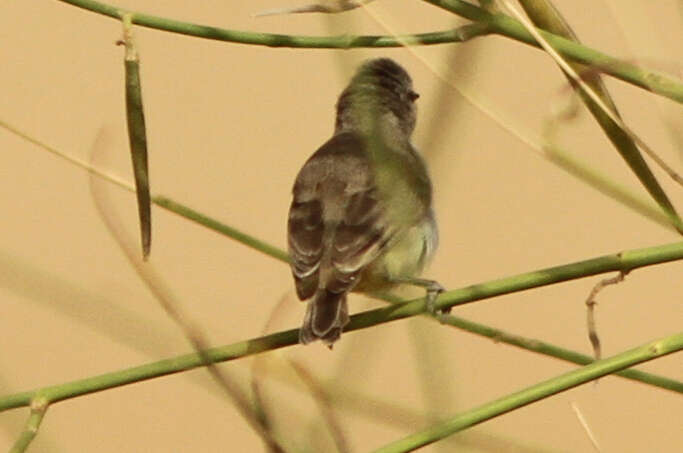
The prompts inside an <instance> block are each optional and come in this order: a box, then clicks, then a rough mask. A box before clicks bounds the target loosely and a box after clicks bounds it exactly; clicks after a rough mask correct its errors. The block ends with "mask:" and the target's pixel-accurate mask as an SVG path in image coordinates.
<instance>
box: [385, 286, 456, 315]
mask: <svg viewBox="0 0 683 453" xmlns="http://www.w3.org/2000/svg"><path fill="white" fill-rule="evenodd" d="M392 281H394V282H396V283H404V284H407V285H413V286H419V287H420V288H424V289H425V290H426V291H427V311H428V312H429V313H430V314H431V315H432V316H435V317H437V318H438V315H439V314H444V315H445V314H448V313H450V312H451V307H447V308H443V309H441V313H437V309H436V298H437V297H439V294H441V293H442V292H444V291H445V289H444V287H443V286H441V285H440V284H439V282H437V281H436V280H427V279H424V278H415V277H402V278H392Z"/></svg>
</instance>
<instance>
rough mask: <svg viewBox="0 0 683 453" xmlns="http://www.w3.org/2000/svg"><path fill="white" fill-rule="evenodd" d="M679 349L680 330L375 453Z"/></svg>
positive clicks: (425, 441)
mask: <svg viewBox="0 0 683 453" xmlns="http://www.w3.org/2000/svg"><path fill="white" fill-rule="evenodd" d="M682 349H683V332H679V333H677V334H674V335H670V336H667V337H664V338H661V339H659V340H656V341H653V342H650V343H646V344H644V345H642V346H639V347H637V348H634V349H631V350H630V351H626V352H622V353H621V354H617V355H615V356H612V357H610V358H607V359H603V360H599V361H597V362H594V363H592V364H590V365H587V366H585V367H583V368H579V369H578V370H574V371H570V372H568V373H565V374H562V375H560V376H557V377H555V378H552V379H548V380H547V381H544V382H541V383H539V384H536V385H533V386H531V387H528V388H526V389H524V390H521V391H519V392H515V393H512V394H510V395H507V396H504V397H502V398H499V399H497V400H494V401H491V402H489V403H486V404H484V405H482V406H479V407H477V408H474V409H471V410H469V411H466V412H464V413H462V414H460V415H456V416H455V417H453V418H451V419H450V420H448V421H446V422H444V423H441V424H439V425H436V426H433V427H431V428H428V429H426V430H424V431H420V432H417V433H415V434H412V435H410V436H408V437H405V438H403V439H400V440H398V441H396V442H393V443H391V444H389V445H385V446H384V447H382V448H379V449H377V450H375V452H374V453H402V452H408V451H413V450H416V449H418V448H420V447H423V446H425V445H429V444H431V443H433V442H436V441H438V440H440V439H443V438H445V437H448V436H450V435H452V434H455V433H457V432H458V431H462V430H464V429H466V428H469V427H472V426H474V425H478V424H479V423H482V422H485V421H486V420H490V419H492V418H494V417H497V416H499V415H502V414H505V413H507V412H510V411H513V410H515V409H519V408H520V407H524V406H526V405H528V404H531V403H533V402H536V401H539V400H541V399H543V398H547V397H549V396H552V395H556V394H558V393H560V392H563V391H565V390H568V389H570V388H573V387H577V386H579V385H581V384H584V383H586V382H589V381H592V380H595V379H597V378H600V377H602V376H606V375H608V374H611V373H614V372H615V371H619V370H623V369H625V368H628V367H631V366H633V365H637V364H639V363H643V362H647V361H649V360H653V359H656V358H658V357H663V356H665V355H668V354H672V353H674V352H678V351H680V350H682Z"/></svg>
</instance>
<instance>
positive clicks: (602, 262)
mask: <svg viewBox="0 0 683 453" xmlns="http://www.w3.org/2000/svg"><path fill="white" fill-rule="evenodd" d="M680 259H683V242H677V243H673V244H667V245H659V246H655V247H649V248H644V249H635V250H628V251H625V252H621V253H616V254H612V255H605V256H602V257H598V258H593V259H589V260H585V261H580V262H576V263H571V264H566V265H563V266H556V267H551V268H546V269H540V270H537V271H533V272H528V273H524V274H519V275H515V276H512V277H507V278H502V279H499V280H493V281H490V282H485V283H481V284H478V285H472V286H468V287H465V288H462V289H458V290H454V291H448V292H445V293H443V294H441V295H440V296H439V298H438V300H437V301H436V307H437V308H439V309H443V308H447V307H453V306H456V305H462V304H466V303H470V302H474V301H476V300H482V299H488V298H491V297H495V296H499V295H502V294H509V293H512V292H517V291H522V290H526V289H531V288H538V287H541V286H546V285H550V284H552V283H558V282H562V281H568V280H574V279H577V278H582V277H587V276H589V275H596V274H602V273H605V272H612V271H624V272H626V271H629V270H633V269H637V268H640V267H645V266H650V265H653V264H659V263H665V262H670V261H674V260H680ZM425 304H426V302H425V299H424V298H421V299H415V300H412V301H410V302H406V303H405V304H402V305H395V306H390V307H385V308H380V309H375V310H369V311H365V312H363V313H359V314H356V315H354V316H352V317H351V322H350V323H349V324H348V326H347V328H346V329H345V330H346V331H353V330H358V329H364V328H367V327H371V326H375V325H378V324H383V323H387V322H391V321H396V320H399V319H405V318H409V317H411V316H417V315H421V314H424V313H425V311H426V306H425ZM298 338H299V337H298V330H297V329H291V330H286V331H283V332H278V333H274V334H271V335H267V336H264V337H259V338H254V339H252V340H247V341H243V342H239V343H234V344H232V345H229V346H223V347H218V348H211V349H208V350H207V351H206V352H205V355H204V356H203V357H204V359H203V358H202V356H200V355H199V354H186V355H182V356H179V357H175V358H171V359H166V360H161V361H159V362H154V363H149V364H146V365H142V366H138V367H134V368H129V369H126V370H120V371H115V372H112V373H107V374H103V375H100V376H95V377H90V378H86V379H81V380H78V381H73V382H68V383H66V384H60V385H54V386H49V387H45V388H42V389H38V390H33V391H28V392H22V393H17V394H14V395H9V396H6V397H3V398H0V411H3V410H6V409H11V408H14V407H21V406H26V405H28V404H29V403H30V401H31V400H32V399H33V398H34V397H36V396H37V395H39V396H41V397H44V398H46V399H47V401H48V402H50V403H53V402H57V401H62V400H65V399H69V398H74V397H77V396H81V395H86V394H89V393H93V392H98V391H102V390H105V389H109V388H114V387H120V386H123V385H127V384H131V383H134V382H141V381H144V380H147V379H152V378H156V377H161V376H166V375H169V374H174V373H178V372H181V371H186V370H190V369H193V368H197V367H199V366H201V365H203V364H204V363H205V362H204V360H208V361H210V362H211V363H216V362H225V361H229V360H235V359H238V358H241V357H246V356H249V355H254V354H258V353H261V352H265V351H271V350H275V349H279V348H283V347H286V346H292V345H295V344H298Z"/></svg>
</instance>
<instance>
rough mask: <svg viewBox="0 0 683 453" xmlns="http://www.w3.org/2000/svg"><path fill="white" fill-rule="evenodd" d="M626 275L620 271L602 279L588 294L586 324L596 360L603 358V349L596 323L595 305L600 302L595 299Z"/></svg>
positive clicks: (621, 280) (622, 279)
mask: <svg viewBox="0 0 683 453" xmlns="http://www.w3.org/2000/svg"><path fill="white" fill-rule="evenodd" d="M625 277H626V273H625V272H619V273H618V274H617V275H616V277H610V278H606V279H603V280H600V281H599V282H598V283H596V285H595V286H594V287H593V289H592V290H591V292H590V294H588V298H586V326H587V329H588V339H589V340H590V342H591V346H593V355H594V356H595V358H596V360H600V359H601V358H602V349H601V347H600V337H599V336H598V329H597V327H596V325H595V306H596V305H597V304H598V302H597V301H596V300H595V297H596V296H597V295H598V293H599V292H600V291H602V290H603V289H604V288H605V287H606V286H609V285H616V284H617V283H621V282H623V281H624V278H625Z"/></svg>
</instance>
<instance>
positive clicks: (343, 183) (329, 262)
mask: <svg viewBox="0 0 683 453" xmlns="http://www.w3.org/2000/svg"><path fill="white" fill-rule="evenodd" d="M418 97H419V95H418V94H417V93H416V92H415V91H414V90H413V83H412V79H411V78H410V75H409V74H408V73H407V72H406V70H405V69H404V68H403V67H402V66H400V65H399V64H398V63H396V62H395V61H394V60H392V59H389V58H375V59H371V60H367V61H365V62H364V63H362V64H361V65H360V66H359V68H358V69H357V71H356V73H355V74H354V76H353V77H352V79H351V81H350V82H349V84H348V85H347V86H346V88H345V89H344V90H343V91H342V93H341V95H340V96H339V98H338V100H337V104H336V118H335V128H334V134H333V135H332V138H330V139H329V140H328V141H327V142H325V143H324V144H323V145H322V146H321V147H320V148H318V149H317V150H316V151H315V152H314V153H313V155H312V156H311V157H310V158H309V159H308V160H307V161H306V162H305V163H304V165H303V167H302V168H301V170H300V171H299V173H298V175H297V177H296V179H295V182H294V187H293V189H292V195H293V198H292V203H291V206H290V209H289V215H288V220H287V244H288V252H289V258H290V267H291V271H292V275H293V277H294V282H295V287H296V293H297V296H298V298H299V299H300V300H302V301H305V302H307V306H306V313H305V316H304V320H303V325H302V327H301V329H300V330H299V342H300V343H301V344H308V343H311V342H313V341H316V340H321V341H322V342H323V343H324V344H325V345H327V346H328V347H329V348H330V349H332V346H333V344H334V343H335V342H336V341H337V340H339V338H340V336H341V333H342V330H343V329H344V326H345V325H346V324H347V323H348V322H349V314H348V307H347V295H348V293H349V292H359V293H373V292H379V291H386V290H390V289H392V288H394V287H395V286H397V285H400V284H410V285H415V286H420V287H423V288H425V289H426V293H427V308H428V310H429V311H431V312H432V313H436V311H435V309H434V305H435V300H436V298H437V296H438V294H439V293H441V292H442V291H443V287H442V286H441V285H440V284H439V283H438V282H436V281H434V280H427V279H422V278H419V275H420V273H421V272H422V270H423V268H424V267H425V265H426V264H427V263H428V262H429V261H430V259H431V258H432V256H433V254H434V252H435V250H436V248H437V245H438V230H437V225H436V220H435V216H434V210H433V206H432V183H431V180H430V178H429V174H428V172H427V167H426V164H425V162H424V160H423V159H422V157H421V156H420V154H419V153H418V151H417V150H416V148H415V147H414V146H413V145H412V143H411V135H412V133H413V130H414V129H415V123H416V118H417V109H416V105H415V104H416V100H417V99H418Z"/></svg>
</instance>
